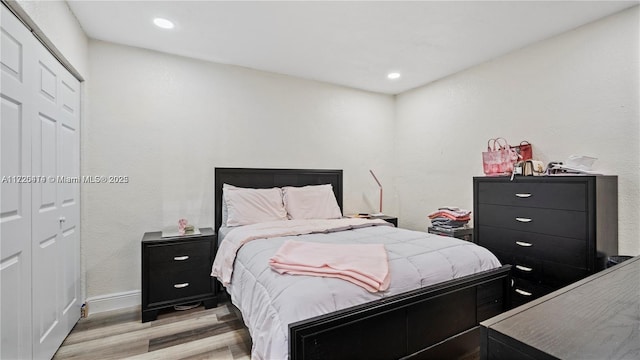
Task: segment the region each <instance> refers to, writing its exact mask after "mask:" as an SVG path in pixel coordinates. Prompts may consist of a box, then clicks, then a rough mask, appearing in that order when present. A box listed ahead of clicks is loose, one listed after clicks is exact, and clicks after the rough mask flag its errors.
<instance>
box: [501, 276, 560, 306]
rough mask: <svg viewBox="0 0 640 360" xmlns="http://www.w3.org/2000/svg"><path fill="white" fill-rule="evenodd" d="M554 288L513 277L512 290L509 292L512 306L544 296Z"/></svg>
mask: <svg viewBox="0 0 640 360" xmlns="http://www.w3.org/2000/svg"><path fill="white" fill-rule="evenodd" d="M553 290H554V288H553V287H550V286H546V285H541V284H536V283H534V282H531V281H528V280H524V279H520V278H515V277H514V278H513V292H512V293H511V304H512V306H514V307H515V306H518V305H521V304H524V303H526V302H529V301H531V300H533V299H537V298H539V297H541V296H544V295H546V294H548V293H550V292H552V291H553Z"/></svg>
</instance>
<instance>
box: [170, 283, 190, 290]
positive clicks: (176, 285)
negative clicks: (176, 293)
mask: <svg viewBox="0 0 640 360" xmlns="http://www.w3.org/2000/svg"><path fill="white" fill-rule="evenodd" d="M187 286H189V283H182V284H175V285H173V287H174V288H176V289H182V288H186V287H187Z"/></svg>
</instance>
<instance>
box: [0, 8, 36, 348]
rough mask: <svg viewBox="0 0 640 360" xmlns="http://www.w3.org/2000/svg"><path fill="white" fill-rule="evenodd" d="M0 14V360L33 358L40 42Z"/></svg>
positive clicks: (7, 15) (0, 10)
mask: <svg viewBox="0 0 640 360" xmlns="http://www.w3.org/2000/svg"><path fill="white" fill-rule="evenodd" d="M0 16H1V20H0V46H1V50H0V84H1V89H0V137H1V139H0V178H2V182H1V183H0V287H1V289H0V304H1V313H0V317H1V318H2V327H1V329H0V335H1V336H0V337H1V338H2V343H1V344H0V359H29V358H31V324H32V320H31V295H32V294H31V188H30V185H29V184H28V179H31V178H30V177H29V176H30V175H31V120H32V117H33V112H32V111H31V110H32V101H31V97H32V94H33V91H34V77H33V75H32V72H27V71H25V69H26V68H27V67H28V64H27V63H26V59H29V58H33V56H34V55H33V48H32V47H31V46H29V42H30V41H32V40H34V39H33V37H32V35H31V33H29V31H27V29H26V28H25V27H24V26H23V25H22V24H21V23H20V22H19V21H18V20H17V19H16V18H15V17H14V16H13V14H11V13H9V12H8V11H7V10H6V9H5V8H4V6H1V7H0ZM23 181H27V183H26V184H25V183H24V182H23Z"/></svg>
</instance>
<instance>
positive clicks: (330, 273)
mask: <svg viewBox="0 0 640 360" xmlns="http://www.w3.org/2000/svg"><path fill="white" fill-rule="evenodd" d="M269 265H271V268H272V269H274V270H275V271H277V272H279V273H280V274H293V275H311V276H324V277H335V278H340V279H343V280H347V281H350V282H352V283H354V284H356V285H359V286H362V287H363V288H365V289H367V290H368V291H370V292H376V291H384V290H386V289H387V288H388V287H389V281H390V278H389V261H388V259H387V251H386V250H385V248H384V245H382V244H321V243H313V242H302V241H293V240H287V241H286V242H285V243H284V244H282V246H281V247H280V249H278V252H276V254H275V255H274V256H273V257H272V258H271V259H269Z"/></svg>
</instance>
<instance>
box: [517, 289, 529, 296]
mask: <svg viewBox="0 0 640 360" xmlns="http://www.w3.org/2000/svg"><path fill="white" fill-rule="evenodd" d="M516 292H517V293H518V294H520V295H522V296H531V295H533V294H532V293H530V292H528V291H524V290H520V289H516Z"/></svg>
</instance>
